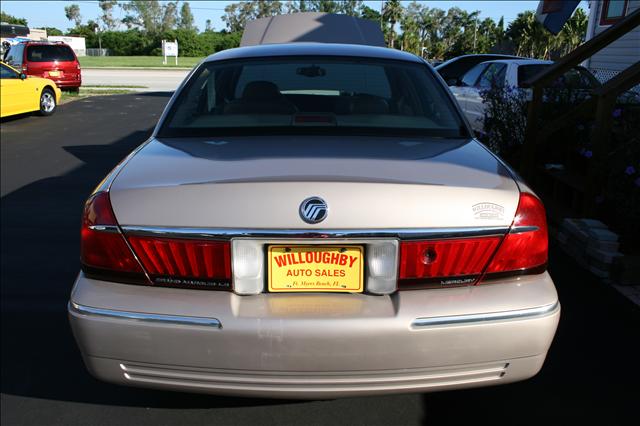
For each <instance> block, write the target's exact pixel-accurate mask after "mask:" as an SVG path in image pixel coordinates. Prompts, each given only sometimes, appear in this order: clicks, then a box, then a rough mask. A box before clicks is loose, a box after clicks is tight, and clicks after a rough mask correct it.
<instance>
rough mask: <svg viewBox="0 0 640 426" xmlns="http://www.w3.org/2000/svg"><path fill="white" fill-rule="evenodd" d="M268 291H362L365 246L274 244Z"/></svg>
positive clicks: (271, 250)
mask: <svg viewBox="0 0 640 426" xmlns="http://www.w3.org/2000/svg"><path fill="white" fill-rule="evenodd" d="M267 256H268V259H267V263H268V265H269V291H271V292H319V291H323V292H332V293H337V292H348V293H362V291H363V288H364V286H363V281H364V280H363V259H362V258H363V248H362V246H339V245H317V246H296V245H273V246H269V249H268V255H267Z"/></svg>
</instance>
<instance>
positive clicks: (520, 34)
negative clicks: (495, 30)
mask: <svg viewBox="0 0 640 426" xmlns="http://www.w3.org/2000/svg"><path fill="white" fill-rule="evenodd" d="M507 36H508V37H509V39H510V40H511V41H512V42H513V43H514V45H515V46H516V54H517V55H520V56H527V57H530V58H539V59H546V58H548V57H549V50H550V48H551V44H552V38H551V33H549V32H548V31H547V30H545V28H544V27H543V26H542V24H541V23H540V22H538V20H537V19H536V14H535V12H533V11H531V10H527V11H525V12H523V13H519V14H518V16H517V18H516V19H515V20H513V21H512V22H511V23H510V24H509V27H508V28H507Z"/></svg>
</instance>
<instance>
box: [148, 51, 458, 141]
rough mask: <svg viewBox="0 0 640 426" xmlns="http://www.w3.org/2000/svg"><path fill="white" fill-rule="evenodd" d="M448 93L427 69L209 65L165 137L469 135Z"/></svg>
mask: <svg viewBox="0 0 640 426" xmlns="http://www.w3.org/2000/svg"><path fill="white" fill-rule="evenodd" d="M445 90H446V88H444V87H443V86H442V84H441V83H439V82H438V81H437V80H436V79H435V78H434V76H433V75H432V74H431V72H430V71H429V69H428V67H426V66H425V65H421V64H412V63H409V62H399V61H381V60H378V61H376V60H370V59H356V58H321V57H313V58H310V57H303V58H286V59H268V60H266V59H264V58H257V59H251V60H244V61H229V62H217V63H216V62H209V63H204V64H202V65H201V66H200V68H199V69H198V70H196V72H195V73H194V75H193V76H192V77H191V78H190V80H189V82H188V84H187V86H186V87H185V89H183V90H182V91H181V92H180V94H179V95H178V98H177V100H176V102H175V103H174V105H173V107H172V108H171V110H170V112H169V114H168V116H167V119H166V120H165V122H164V125H163V126H162V129H161V130H160V132H159V135H158V136H160V137H180V136H200V135H205V136H208V135H217V134H220V133H221V132H222V133H226V134H229V133H247V132H257V131H265V132H272V133H277V132H280V131H292V132H302V131H305V130H309V129H310V128H322V129H323V131H324V132H331V131H335V132H340V133H342V132H361V131H367V130H368V131H372V132H375V133H377V132H389V133H399V132H402V131H407V132H413V133H418V134H420V135H433V136H443V137H460V136H463V135H466V130H465V129H464V126H463V125H462V122H461V120H460V117H459V116H458V113H457V111H456V110H455V107H454V106H453V103H452V101H451V99H450V98H449V97H448V96H447V94H446V92H445Z"/></svg>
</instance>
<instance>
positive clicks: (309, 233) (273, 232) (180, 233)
mask: <svg viewBox="0 0 640 426" xmlns="http://www.w3.org/2000/svg"><path fill="white" fill-rule="evenodd" d="M121 228H122V230H123V232H124V233H125V234H128V235H139V236H151V237H166V238H190V239H198V238H211V239H219V240H229V239H232V238H390V237H393V238H401V239H404V240H416V239H430V238H456V237H479V236H492V235H499V236H502V235H505V234H506V233H507V231H509V227H508V226H487V227H460V228H389V229H234V228H181V227H162V226H136V225H123V226H121Z"/></svg>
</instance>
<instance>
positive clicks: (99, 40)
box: [94, 24, 103, 56]
mask: <svg viewBox="0 0 640 426" xmlns="http://www.w3.org/2000/svg"><path fill="white" fill-rule="evenodd" d="M94 31H95V33H96V34H98V52H99V54H98V56H103V55H102V37H101V36H100V26H99V25H97V24H96V26H95V28H94Z"/></svg>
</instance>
